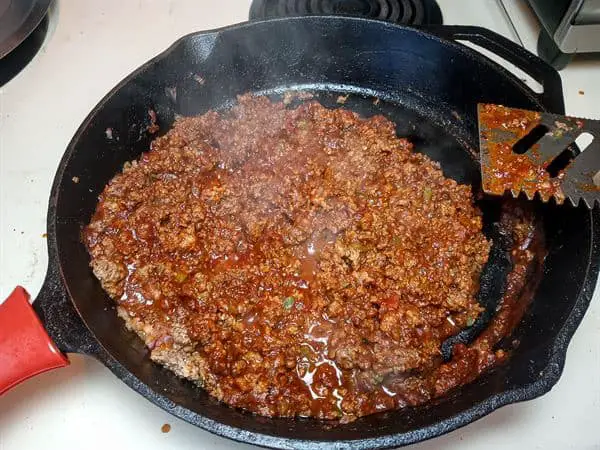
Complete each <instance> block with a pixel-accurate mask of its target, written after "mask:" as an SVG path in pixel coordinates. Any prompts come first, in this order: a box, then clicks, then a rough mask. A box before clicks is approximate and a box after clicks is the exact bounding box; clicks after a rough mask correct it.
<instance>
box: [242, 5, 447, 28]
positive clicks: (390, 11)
mask: <svg viewBox="0 0 600 450" xmlns="http://www.w3.org/2000/svg"><path fill="white" fill-rule="evenodd" d="M307 15H308V16H310V15H340V16H354V17H365V18H369V19H378V20H385V21H387V22H393V23H398V24H402V25H429V24H437V25H441V24H442V12H441V11H440V8H439V6H438V4H437V2H436V1H435V0H254V1H253V2H252V6H251V7H250V20H258V19H270V18H275V17H290V16H307Z"/></svg>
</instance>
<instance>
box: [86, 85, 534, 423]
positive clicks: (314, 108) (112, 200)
mask: <svg viewBox="0 0 600 450" xmlns="http://www.w3.org/2000/svg"><path fill="white" fill-rule="evenodd" d="M286 106H288V105H285V104H284V103H283V102H282V103H273V102H271V101H269V100H268V99H267V98H264V97H253V96H250V95H245V96H242V97H240V98H239V103H238V104H237V105H236V106H235V107H233V108H232V109H231V110H230V111H228V112H226V113H217V112H208V113H206V114H204V115H202V116H199V117H190V118H181V119H178V120H177V121H176V123H175V125H174V127H173V128H172V129H171V130H170V131H169V132H168V133H167V134H165V135H164V136H162V137H159V138H157V139H156V140H155V141H154V142H153V144H152V148H151V150H150V151H149V152H148V153H146V154H144V155H143V156H142V157H141V158H140V160H139V161H133V162H131V163H128V164H126V165H125V167H124V168H123V172H122V173H121V174H118V175H116V176H115V177H114V178H113V179H112V180H111V181H110V183H109V184H108V185H107V186H106V188H105V190H104V192H103V193H102V195H101V197H100V201H99V204H98V207H97V211H96V213H95V215H94V217H93V218H92V221H91V223H90V224H89V226H88V227H87V228H86V230H85V240H86V244H87V246H88V249H89V252H90V254H91V257H92V260H91V266H92V268H93V271H94V273H95V274H96V276H97V277H98V279H99V280H100V281H101V282H102V286H103V287H104V289H105V290H106V291H107V292H108V293H109V294H110V296H111V297H112V298H113V299H114V300H115V302H116V303H117V305H118V312H119V315H120V316H121V317H122V318H123V319H124V320H125V322H126V324H127V326H128V327H129V328H130V329H132V330H134V331H135V332H136V333H137V334H138V335H139V336H140V337H141V338H142V339H143V340H144V342H145V343H146V345H147V346H148V348H149V349H150V350H151V358H152V359H153V360H154V361H156V362H158V363H160V364H163V365H165V366H166V367H168V368H170V369H171V370H173V371H174V372H175V373H177V374H178V375H180V376H182V377H185V378H189V379H191V380H194V381H196V382H198V383H199V384H200V385H201V386H202V387H204V388H205V389H206V390H207V391H208V392H209V393H210V394H212V395H214V396H215V397H217V398H218V399H220V400H222V401H224V402H226V403H228V404H229V405H232V406H236V407H241V408H245V409H248V410H250V411H253V412H256V413H258V414H262V415H266V416H312V417H317V418H326V419H342V420H343V421H349V420H353V419H354V418H356V417H359V416H363V415H366V414H371V413H374V412H377V411H383V410H388V409H395V408H402V407H404V406H407V405H417V404H421V403H424V402H427V401H428V400H430V399H431V398H433V397H436V396H439V395H442V394H444V393H445V392H447V391H448V390H449V389H452V388H453V387H455V386H458V385H461V384H464V383H466V382H468V381H470V380H472V379H473V378H475V377H477V376H478V375H479V373H481V372H482V371H483V370H484V369H485V368H486V367H489V366H491V365H492V364H493V363H494V362H495V361H496V360H497V359H501V358H502V357H503V353H502V352H494V351H492V350H491V347H492V345H490V343H489V342H487V341H484V342H483V343H482V342H481V341H480V342H478V343H476V344H474V345H473V346H472V347H465V346H457V347H456V348H455V352H454V358H453V360H452V361H451V362H450V363H446V364H443V363H442V360H441V357H440V344H441V342H442V341H443V340H444V339H445V338H447V337H448V336H450V335H453V334H456V333H457V332H458V331H460V329H462V328H464V327H465V326H467V325H469V324H471V323H472V322H473V320H474V319H475V318H476V317H477V316H478V315H479V313H480V311H481V307H480V306H479V305H478V303H477V302H476V300H475V296H476V293H477V291H478V289H479V276H480V272H481V269H482V266H483V265H484V264H485V262H486V260H487V257H488V251H489V248H490V244H489V243H488V241H487V240H486V238H485V237H484V235H483V233H482V230H481V229H482V219H481V214H480V211H479V210H478V209H477V208H476V207H475V206H474V204H473V198H472V194H471V190H470V188H469V187H468V186H463V185H458V184H457V183H456V182H455V181H453V180H451V179H448V178H445V177H444V176H443V174H442V171H441V170H440V168H439V166H438V164H437V163H435V162H432V161H431V160H429V159H428V158H427V157H426V156H423V155H420V154H417V153H414V152H413V151H412V146H411V144H410V143H409V142H408V141H407V140H406V139H401V138H398V137H397V136H396V135H395V127H394V124H393V123H391V122H390V121H389V120H387V119H385V118H384V117H382V116H375V117H371V118H369V119H364V118H361V117H359V116H358V115H357V114H355V113H353V112H351V111H348V110H345V109H336V110H329V109H326V108H324V107H323V106H321V105H320V104H319V103H317V102H314V101H312V102H307V103H304V104H302V105H300V106H299V107H297V108H295V109H290V108H289V107H286ZM524 226H525V227H526V226H527V224H525V225H524ZM525 248H526V246H525V247H523V249H525ZM523 252H525V250H523ZM525 259H527V258H526V257H525ZM530 260H531V257H529V259H528V260H527V262H529V261H530ZM517 278H518V277H517ZM505 322H506V321H505ZM503 324H504V323H503ZM503 324H501V325H503ZM495 340H496V341H497V339H495ZM492 344H493V342H492Z"/></svg>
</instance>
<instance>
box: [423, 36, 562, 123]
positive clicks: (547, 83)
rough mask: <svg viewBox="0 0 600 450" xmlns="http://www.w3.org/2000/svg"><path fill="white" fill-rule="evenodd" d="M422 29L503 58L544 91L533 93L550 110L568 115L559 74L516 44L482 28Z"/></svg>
mask: <svg viewBox="0 0 600 450" xmlns="http://www.w3.org/2000/svg"><path fill="white" fill-rule="evenodd" d="M423 30H426V31H428V32H430V33H432V34H435V35H437V36H439V37H441V38H443V39H446V40H450V41H457V40H458V41H461V40H462V41H468V42H471V43H473V44H475V45H478V46H479V47H482V48H484V49H485V50H488V51H490V52H492V53H494V54H495V55H497V56H500V57H501V58H503V59H505V60H506V61H508V62H509V63H511V64H513V65H514V66H516V67H518V68H519V69H521V70H522V71H523V72H525V73H526V74H528V75H529V76H531V77H532V78H533V79H534V80H536V81H537V82H538V83H540V84H541V85H542V86H543V88H544V92H542V93H541V94H538V93H536V92H533V91H532V94H533V95H535V96H536V97H538V98H539V99H540V101H541V102H542V104H543V105H544V106H545V107H546V108H547V109H548V111H550V112H553V113H556V114H564V113H565V104H564V100H563V91H562V81H561V79H560V75H559V73H558V72H557V71H556V69H554V68H553V67H552V66H550V65H549V64H548V63H546V62H545V61H544V60H542V59H540V58H539V57H538V56H536V55H534V54H533V53H531V52H529V51H528V50H526V49H524V48H523V47H521V46H520V45H518V44H517V43H515V42H513V41H511V40H510V39H508V38H506V37H504V36H502V35H500V34H498V33H495V32H493V31H491V30H488V29H486V28H482V27H474V26H463V25H451V26H448V25H445V26H426V27H423ZM484 56H485V55H484Z"/></svg>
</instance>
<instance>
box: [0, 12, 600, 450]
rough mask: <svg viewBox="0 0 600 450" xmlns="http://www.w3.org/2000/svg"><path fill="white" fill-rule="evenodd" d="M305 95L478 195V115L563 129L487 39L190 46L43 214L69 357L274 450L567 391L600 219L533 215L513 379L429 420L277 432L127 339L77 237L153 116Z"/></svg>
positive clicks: (385, 431) (548, 76) (417, 435)
mask: <svg viewBox="0 0 600 450" xmlns="http://www.w3.org/2000/svg"><path fill="white" fill-rule="evenodd" d="M455 40H467V41H471V42H474V43H476V44H478V45H480V46H483V47H485V48H487V49H488V50H490V51H492V52H494V53H497V54H499V55H500V56H502V57H504V58H505V59H507V60H509V61H510V62H512V63H513V64H515V65H516V66H518V67H520V68H521V69H523V70H524V71H525V72H527V73H529V74H530V75H531V76H532V77H533V78H535V79H536V80H538V81H539V82H540V83H541V84H542V85H543V87H544V92H543V94H539V95H538V94H536V93H534V92H533V91H531V90H530V89H529V88H527V87H526V86H525V85H524V84H523V83H522V82H521V81H520V80H519V79H518V78H516V77H515V76H513V75H511V74H510V73H508V72H507V71H505V70H504V69H503V68H501V67H500V66H498V65H496V64H494V63H492V62H491V61H490V60H488V59H487V58H485V57H483V56H481V55H480V54H479V53H477V52H475V51H473V50H471V49H469V48H467V47H465V46H463V45H460V44H457V43H455V42H453V41H455ZM301 88H309V89H311V90H313V91H315V92H318V93H321V95H320V99H321V101H323V102H324V103H333V104H335V102H334V101H332V98H335V97H336V96H337V95H338V94H339V93H353V94H355V95H353V96H352V97H351V98H350V100H349V101H348V104H346V105H345V106H346V107H350V108H352V109H356V110H358V111H360V112H362V113H364V114H373V113H375V112H382V113H384V114H386V115H388V116H389V117H390V118H391V119H392V120H393V121H395V122H396V123H397V124H398V134H399V135H401V136H410V138H411V139H412V140H413V141H414V142H415V143H416V145H417V148H418V149H419V151H423V152H425V153H427V154H428V155H430V156H431V157H432V158H434V159H436V160H438V161H440V162H441V164H442V168H443V170H444V172H445V173H446V174H447V175H449V176H452V177H454V178H456V179H457V180H459V181H461V182H466V183H472V184H474V185H476V184H477V183H478V182H479V179H478V170H477V162H476V159H474V157H473V156H474V155H475V156H476V150H475V149H476V148H477V140H476V136H477V127H476V114H475V113H476V104H477V102H489V103H500V104H504V105H507V106H512V107H519V108H528V109H538V110H550V111H552V112H556V113H564V106H563V100H562V92H561V83H560V78H559V76H558V74H557V72H556V71H555V70H554V69H552V68H551V67H550V66H548V65H546V64H545V63H543V62H542V61H541V60H539V59H538V58H536V57H534V56H532V55H530V54H529V53H527V52H526V51H525V50H523V49H521V48H520V47H518V46H516V45H515V44H513V43H512V42H510V41H508V40H507V39H505V38H503V37H501V36H499V35H496V34H494V33H492V32H490V31H487V30H484V29H480V28H472V27H440V28H435V29H428V30H417V29H412V28H404V27H400V26H396V25H391V24H388V23H384V22H377V21H369V20H364V19H353V18H341V17H310V18H308V17H300V18H288V19H280V20H273V21H265V22H254V23H244V24H240V25H235V26H231V27H227V28H224V29H220V30H217V31H211V32H205V33H198V34H192V35H189V36H186V37H184V38H182V39H180V40H179V41H178V42H176V43H175V44H174V45H173V46H172V47H170V48H169V49H168V50H167V51H165V52H164V53H162V54H161V55H159V56H157V57H156V58H154V59H153V60H151V61H149V62H148V63H147V64H145V65H144V66H142V67H141V68H139V69H138V70H136V71H135V72H134V73H133V74H131V75H130V76H129V77H127V78H126V79H125V80H124V81H122V82H121V83H120V84H119V85H118V86H117V87H116V88H114V89H113V90H112V91H111V92H110V93H109V94H108V95H107V96H106V97H105V98H104V99H103V100H102V101H101V102H100V103H99V104H98V105H97V106H96V107H95V108H94V110H93V111H92V112H91V113H90V115H89V116H88V117H87V118H86V119H85V121H84V122H83V124H82V125H81V127H80V128H79V130H78V131H77V133H76V134H75V136H74V137H73V140H72V141H71V143H70V144H69V147H68V148H67V150H66V152H65V155H64V157H63V159H62V161H61V163H60V166H59V168H58V171H57V174H56V178H55V180H54V185H53V187H52V194H51V197H50V205H49V212H48V244H49V256H50V258H49V261H50V264H49V269H48V275H47V277H46V280H45V283H44V286H43V288H42V290H41V292H40V294H39V296H38V298H37V299H36V301H35V303H34V305H33V306H34V308H35V311H36V312H37V314H38V315H39V317H40V318H41V320H42V321H43V323H44V326H45V328H46V330H47V331H48V334H49V335H50V336H51V337H52V339H53V340H54V342H56V345H57V346H58V348H60V350H62V351H63V352H78V353H85V354H88V355H90V356H93V357H95V358H97V359H98V360H100V361H101V362H102V363H103V364H105V365H106V366H107V367H108V368H109V369H111V370H112V371H113V372H114V373H115V374H116V375H117V376H118V377H119V378H121V379H122V380H123V381H124V382H125V383H127V384H128V385H129V386H131V387H132V388H133V389H135V390H136V391H138V392H139V393H140V394H142V395H143V396H144V397H146V398H148V399H149V400H150V401H152V402H154V403H156V404H157V405H159V406H161V407H162V408H164V409H166V410H167V411H169V412H170V413H172V414H174V415H176V416H178V417H180V418H182V419H184V420H187V421H188V422H190V423H193V424H195V425H197V426H199V427H201V428H204V429H206V430H208V431H211V432H213V433H216V434H219V435H221V436H225V437H228V438H232V439H235V440H238V441H243V442H249V443H254V444H258V445H262V446H268V447H275V448H299V449H315V448H353V449H366V448H386V447H392V446H399V445H403V444H409V443H413V442H417V441H421V440H424V439H428V438H431V437H434V436H437V435H440V434H443V433H446V432H448V431H450V430H453V429H456V428H458V427H460V426H463V425H465V424H467V423H469V422H472V421H474V420H476V419H478V418H480V417H482V416H484V415H486V414H489V413H490V412H492V411H493V410H495V409H496V408H498V407H500V406H502V405H506V404H508V403H512V402H517V401H522V400H527V399H531V398H534V397H537V396H539V395H541V394H543V393H545V392H547V391H548V390H549V389H550V388H551V387H552V386H553V385H554V384H555V383H556V381H557V380H558V378H559V376H560V373H561V371H562V368H563V364H564V359H565V353H566V350H567V346H568V343H569V340H570V338H571V336H572V335H573V333H574V331H575V329H576V327H577V325H578V324H579V322H580V321H581V318H582V316H583V314H584V312H585V310H586V308H587V306H588V303H589V301H590V299H591V296H592V290H593V288H594V286H595V281H596V276H597V274H598V261H600V258H599V256H600V251H599V247H598V242H599V238H600V235H599V232H598V219H599V216H598V213H597V212H589V211H587V210H585V209H582V208H558V207H553V206H540V207H539V208H538V210H539V215H540V216H543V219H544V223H545V230H544V231H545V234H546V239H547V245H548V247H549V254H548V256H547V258H546V260H545V267H544V273H543V277H542V279H541V282H540V284H539V287H538V288H537V290H536V293H535V296H534V300H533V303H532V304H531V307H530V308H529V310H528V313H527V315H526V317H525V318H524V319H523V321H522V323H521V324H520V326H519V327H518V329H517V330H516V331H515V335H516V336H518V338H519V339H520V341H521V344H520V346H519V347H518V348H517V349H516V350H515V352H514V354H513V355H512V358H511V359H510V360H509V362H508V363H507V364H505V365H502V366H500V367H498V368H497V369H496V370H495V371H493V372H491V373H488V374H487V375H485V376H483V377H482V378H480V379H479V380H477V381H476V382H474V383H471V384H469V385H467V386H464V387H463V388H461V389H460V390H458V391H456V392H454V393H453V394H452V395H450V396H448V397H446V398H444V399H441V400H439V401H437V402H436V403H434V404H431V405H428V406H423V407H419V408H412V409H405V410H402V411H395V412H388V413H384V414H377V415H372V416H368V417H365V418H362V419H359V420H357V421H355V422H353V423H350V424H345V425H340V426H334V427H331V426H330V424H327V423H323V422H319V421H316V420H309V419H298V420H290V419H268V418H263V417H258V416H254V415H251V414H249V413H245V412H242V411H238V410H235V409H232V408H229V407H227V406H225V405H224V404H221V403H219V402H218V401H216V400H214V399H212V398H211V397H209V396H208V395H207V394H206V393H205V392H204V391H203V390H201V389H198V388H195V387H194V386H193V385H192V384H191V383H189V382H187V381H184V380H181V379H179V378H177V377H176V376H174V375H173V374H172V373H171V372H169V371H168V370H166V369H163V368H161V367H160V366H158V365H156V364H154V363H152V362H151V361H150V360H149V358H148V352H147V350H146V349H145V348H144V346H143V344H142V342H141V341H140V340H139V339H138V338H137V337H136V336H134V335H133V334H132V333H130V332H127V331H126V330H125V328H124V326H123V323H122V321H121V320H120V319H118V318H117V316H116V314H115V312H114V309H113V304H112V302H111V300H110V299H109V298H108V296H107V295H106V294H105V293H104V291H103V290H102V289H101V287H100V284H99V282H98V281H97V280H96V279H95V278H94V276H93V274H92V272H91V271H90V269H89V267H88V263H89V257H88V254H87V252H86V250H85V248H84V246H83V244H82V242H81V239H80V233H81V229H82V227H83V226H84V225H85V224H87V223H88V221H89V219H90V217H91V214H92V212H93V210H94V208H95V205H96V202H97V196H98V194H99V193H100V192H101V190H102V188H103V187H104V185H105V184H106V183H107V181H108V180H109V179H110V178H111V177H112V176H113V175H114V174H115V173H116V172H117V171H119V170H120V168H121V166H122V165H123V163H124V162H125V161H128V160H131V159H134V158H137V157H138V156H139V155H140V153H141V152H142V151H145V150H147V149H148V145H149V142H150V140H151V139H152V138H153V137H154V136H153V135H151V134H150V133H149V132H148V130H147V128H148V126H149V125H150V122H151V121H150V118H151V117H150V115H149V110H152V111H155V113H156V115H157V117H158V125H159V126H160V132H161V133H162V132H165V131H166V130H167V129H168V128H169V127H170V126H171V124H172V122H173V120H174V117H175V115H176V114H182V115H189V114H199V113H202V112H205V111H207V110H208V109H211V108H213V109H214V108H217V109H218V108H223V107H226V106H228V105H230V104H231V103H232V102H233V101H234V100H235V96H236V95H237V94H241V93H244V92H256V93H266V94H273V95H276V94H277V93H280V92H282V91H284V90H287V89H301ZM373 97H378V98H380V99H381V103H380V105H379V106H377V107H376V106H375V105H373V102H372V98H373ZM363 98H364V99H363ZM361 99H362V100H361ZM74 177H75V178H74ZM76 181H77V182H76ZM484 214H485V212H484ZM492 265H493V264H492ZM19 295H20V296H22V291H16V292H15V295H14V296H13V297H12V299H11V300H9V302H7V303H9V304H12V306H13V309H14V310H16V311H20V310H23V308H24V307H22V306H23V302H21V303H19V301H18V300H15V298H16V297H18V296H19ZM15 305H16V306H15ZM19 314H20V313H19ZM19 314H17V313H15V314H14V317H17V316H19ZM1 316H2V314H0V319H1ZM4 316H6V315H5V314H4ZM19 317H20V316H19ZM6 323H8V322H6V321H5V325H6ZM13 328H14V327H13ZM25 328H27V327H25ZM1 329H2V325H1V324H0V330H1ZM5 329H6V327H5ZM22 329H23V328H22ZM38 331H39V330H38ZM1 334H2V331H0V335H1ZM0 337H2V336H0ZM4 340H5V341H9V340H10V337H7V336H4ZM1 341H2V339H0V342H1ZM13 341H14V340H13ZM36 342H38V341H35V340H32V343H31V344H29V347H30V349H32V351H37V352H38V353H40V354H41V353H44V352H45V354H46V356H47V354H48V350H47V342H45V341H44V340H43V338H40V340H39V342H42V343H44V345H46V348H45V351H44V352H42V351H41V350H40V347H39V346H40V345H42V344H39V343H38V344H36ZM3 345H4V344H3ZM1 353H4V358H5V359H6V358H7V357H6V354H7V351H2V350H1V349H0V354H1ZM23 354H26V355H27V352H26V351H23V345H22V342H21V345H20V352H17V351H15V352H13V354H12V355H9V356H11V357H12V358H13V359H14V358H15V357H16V358H18V357H19V355H23ZM23 359H25V358H21V360H23ZM47 359H49V361H48V362H46V361H44V362H43V363H40V364H38V365H37V367H33V368H31V367H28V370H29V372H27V373H25V374H21V378H24V377H25V376H27V375H31V372H32V371H33V372H35V371H37V372H39V371H42V370H46V369H48V368H50V367H56V366H59V365H64V361H63V360H62V357H61V355H60V354H57V353H56V352H54V353H53V354H52V356H51V357H50V358H47ZM36 360H37V361H42V360H43V358H36ZM29 361H30V362H31V358H29ZM30 365H31V364H30ZM1 366H2V361H1V360H0V367H1ZM0 371H1V369H0ZM1 378H2V377H1V376H0V379H1Z"/></svg>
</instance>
